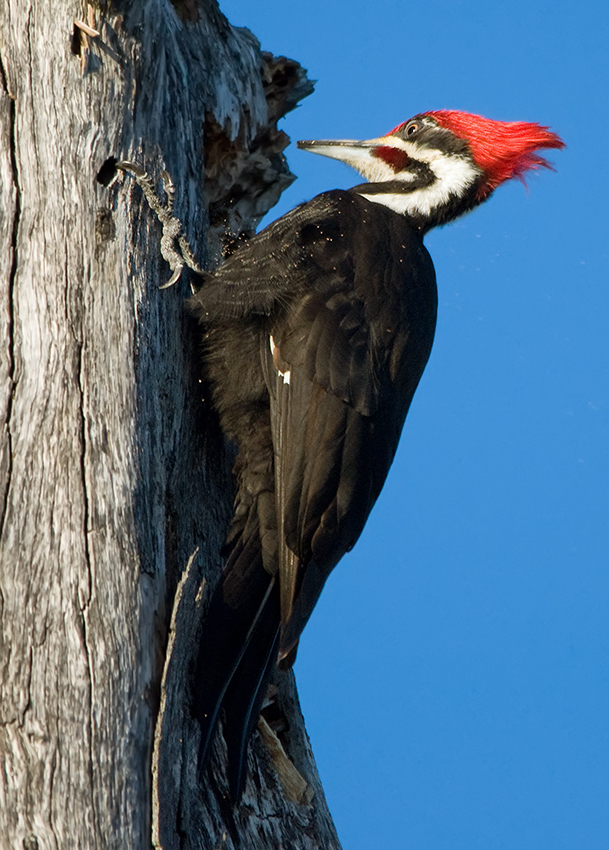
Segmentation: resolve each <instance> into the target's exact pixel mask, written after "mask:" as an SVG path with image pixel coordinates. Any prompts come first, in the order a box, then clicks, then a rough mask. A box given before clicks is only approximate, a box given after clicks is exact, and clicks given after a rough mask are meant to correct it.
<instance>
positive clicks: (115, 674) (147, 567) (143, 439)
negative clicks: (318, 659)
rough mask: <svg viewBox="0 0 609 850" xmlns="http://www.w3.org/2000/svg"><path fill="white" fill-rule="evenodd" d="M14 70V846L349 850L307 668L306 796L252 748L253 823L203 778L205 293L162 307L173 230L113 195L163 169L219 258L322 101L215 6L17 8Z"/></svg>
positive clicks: (282, 175) (286, 700)
mask: <svg viewBox="0 0 609 850" xmlns="http://www.w3.org/2000/svg"><path fill="white" fill-rule="evenodd" d="M82 16H84V17H85V23H88V24H89V25H90V26H91V27H93V28H94V29H96V30H98V31H99V33H100V35H99V36H95V35H91V36H87V35H85V34H84V33H83V30H82V29H79V28H76V29H75V28H74V26H73V21H74V18H75V17H76V18H79V17H82ZM0 60H1V68H0V74H1V77H0V310H1V315H2V324H1V330H0V333H1V334H2V340H1V344H2V352H1V359H0V416H1V417H2V419H1V421H2V430H1V432H0V522H1V525H0V534H1V537H0V618H1V628H0V767H1V770H0V847H1V848H3V850H4V848H6V850H15V848H25V850H35V848H39V850H42V848H45V850H46V848H62V849H63V848H65V850H67V848H79V850H84V848H121V850H123V848H127V847H128V848H148V847H150V845H151V843H152V842H154V845H155V846H158V847H163V848H166V850H169V848H178V847H183V848H216V847H223V848H224V847H225V848H233V847H234V848H257V850H259V848H262V847H269V848H271V847H272V848H280V847H287V846H290V847H291V848H303V850H304V848H321V847H323V848H329V850H331V848H338V846H339V845H338V841H337V838H336V835H335V832H334V828H333V825H332V822H331V819H330V817H329V814H328V812H327V809H326V806H325V801H324V797H323V791H322V790H321V787H320V785H319V780H318V778H317V774H316V771H315V766H314V762H313V759H312V755H311V752H310V749H309V747H308V742H307V739H306V733H305V732H304V726H303V724H302V718H301V716H300V713H299V709H298V706H297V698H296V693H295V689H294V684H293V679H292V677H291V676H289V675H284V676H283V677H280V678H279V679H278V682H277V687H278V696H277V698H276V701H275V706H274V709H273V710H274V711H275V713H276V714H279V715H281V716H282V718H283V723H284V726H285V725H286V722H287V724H288V726H289V728H288V729H287V731H285V733H284V734H283V737H282V740H283V743H284V744H285V745H286V746H287V749H288V752H289V756H290V758H291V759H292V761H293V762H294V763H295V765H296V767H297V768H298V770H299V772H300V773H301V775H302V776H303V777H305V779H306V781H307V782H308V783H309V785H310V786H311V787H312V789H313V790H314V792H315V794H314V797H313V799H312V802H310V803H307V802H306V800H307V799H308V798H309V797H310V794H309V795H307V794H305V795H304V796H303V800H304V802H301V803H298V804H297V803H293V802H290V800H288V799H287V798H286V795H285V793H284V791H283V787H284V786H283V785H282V783H281V782H280V781H279V780H278V778H277V774H276V772H275V769H274V767H273V762H272V759H271V757H270V755H269V751H268V749H267V748H266V747H265V746H264V744H263V743H262V741H261V740H260V737H259V736H255V738H256V740H255V741H254V746H253V748H252V750H253V752H252V757H251V760H250V761H251V770H250V779H249V781H248V785H247V788H246V791H245V795H244V799H243V803H242V804H241V805H240V806H239V807H238V808H236V809H233V808H232V807H231V806H230V804H229V803H228V800H227V798H226V796H225V792H226V783H225V777H224V771H223V764H222V757H223V756H222V745H221V741H219V742H218V744H217V746H216V754H215V757H214V761H213V764H212V768H211V769H210V770H209V771H208V776H207V782H206V784H205V785H204V786H203V787H200V786H198V783H197V779H196V775H195V753H196V745H197V732H198V730H197V728H196V725H195V724H194V723H193V722H192V721H191V720H190V715H189V712H188V710H187V705H186V703H185V699H186V698H187V694H188V688H187V676H188V663H189V656H190V653H191V652H192V647H193V645H194V642H195V641H196V632H197V625H198V623H199V619H200V617H201V615H202V610H203V609H204V607H205V598H206V586H207V585H206V583H205V578H207V581H208V583H212V582H213V580H214V578H215V577H217V574H218V571H219V569H220V557H219V549H220V546H221V543H222V540H223V536H224V534H225V531H226V524H227V521H228V518H229V516H230V503H231V498H232V492H231V491H232V482H231V477H230V471H229V466H230V457H229V452H228V451H226V450H225V446H224V442H223V440H222V437H221V435H220V434H219V433H218V428H217V423H216V420H215V416H214V414H213V411H211V410H209V408H208V406H207V405H206V403H205V402H204V401H202V398H201V397H202V396H204V395H205V391H204V388H203V386H202V385H201V384H200V383H199V380H198V369H197V365H196V360H197V358H196V340H195V334H194V331H193V328H192V325H191V324H190V321H189V319H188V317H187V316H186V314H185V311H184V298H185V296H186V295H187V294H188V292H189V289H188V284H187V281H186V280H185V281H181V282H180V283H179V284H178V285H177V286H176V287H175V288H174V289H173V290H168V291H161V292H159V290H158V285H159V284H160V283H163V282H164V281H165V280H166V279H167V277H168V274H169V272H168V269H167V267H166V265H165V263H164V262H163V261H162V260H160V258H159V248H158V246H159V237H160V229H159V226H158V223H157V222H156V220H155V219H154V216H152V214H151V213H150V211H149V209H148V207H147V205H146V204H145V202H144V201H143V199H142V194H141V191H140V190H139V188H138V187H137V186H135V184H133V182H132V181H131V180H130V179H127V178H123V177H120V176H119V177H118V178H117V179H114V180H113V181H111V182H110V184H109V185H104V183H108V178H110V177H111V176H112V174H113V168H112V163H113V161H114V160H115V159H130V160H134V161H136V162H139V163H141V164H143V165H145V167H147V168H149V169H150V170H154V169H156V170H158V173H160V171H161V168H162V167H165V168H167V170H168V171H169V173H170V174H171V176H172V178H173V180H174V182H175V186H176V212H177V214H178V216H179V217H180V218H181V220H182V221H183V222H184V223H185V226H186V230H187V234H188V237H189V239H190V241H191V244H193V245H194V247H195V250H196V253H197V256H198V258H199V260H200V261H202V262H208V263H209V262H214V261H217V259H218V257H219V255H220V250H221V244H222V240H223V239H224V238H226V237H227V236H228V237H236V236H238V234H239V233H240V232H241V231H243V230H248V229H251V228H252V227H253V226H254V224H255V222H256V220H257V219H258V218H259V217H260V216H261V215H262V214H263V213H264V212H266V210H267V209H268V208H269V207H270V206H272V204H273V203H274V202H275V200H276V199H277V197H278V196H279V194H280V192H281V190H282V189H283V188H284V187H285V186H286V185H288V183H289V182H290V181H291V180H292V179H293V178H292V176H291V175H290V174H289V171H288V170H287V166H286V165H285V160H284V159H283V157H282V155H281V151H282V149H283V148H284V147H285V145H286V143H287V139H286V137H285V136H284V135H283V134H282V133H280V132H278V131H277V128H276V121H277V119H278V117H280V115H281V114H284V113H285V111H287V110H288V109H290V108H292V107H293V106H294V105H295V103H296V101H297V100H298V99H299V98H300V97H302V96H304V95H306V94H307V93H309V91H310V84H309V83H308V81H307V80H306V77H305V76H304V73H303V72H302V70H301V69H300V68H299V67H298V66H297V65H296V63H293V62H289V61H288V60H274V59H273V58H272V57H270V56H268V55H263V54H261V53H260V49H259V46H258V44H257V42H256V41H255V39H254V38H253V37H252V36H251V34H249V33H248V32H247V31H244V30H236V29H233V28H232V27H231V26H230V25H229V24H228V22H227V21H226V19H225V18H224V17H223V16H222V15H221V13H220V12H219V10H218V7H217V4H216V2H215V0H182V2H177V0H176V2H174V4H173V5H172V4H171V3H170V2H169V0H139V2H124V3H122V2H114V3H110V2H108V3H102V4H96V6H95V7H94V6H91V5H89V6H86V7H83V5H82V4H81V3H76V4H75V3H73V2H68V0H53V2H49V0H30V2H28V1H27V0H8V2H7V0H5V1H4V3H2V4H0ZM204 161H205V175H204V174H203V162H204ZM98 178H99V179H98ZM100 181H102V182H100ZM210 223H211V225H212V228H211V231H209V225H210ZM196 547H199V548H198V552H197V554H196V555H195V557H194V558H193V559H192V560H191V561H190V565H189V566H188V569H187V565H188V564H189V557H190V555H191V554H192V553H193V552H194V551H195V549H196ZM176 592H177V593H176ZM176 600H177V604H176V605H175V606H174V602H175V601H176ZM172 612H173V616H172ZM170 624H171V628H170ZM168 647H169V648H170V650H171V652H170V653H168V652H167V649H168ZM155 727H156V745H155V747H154V758H153V739H155Z"/></svg>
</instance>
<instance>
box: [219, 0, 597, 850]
mask: <svg viewBox="0 0 609 850" xmlns="http://www.w3.org/2000/svg"><path fill="white" fill-rule="evenodd" d="M220 4H221V8H222V10H223V11H224V13H225V14H226V15H227V16H228V18H229V20H230V21H231V23H233V24H235V25H244V26H248V27H249V28H250V29H251V30H252V31H253V32H254V33H255V34H256V35H257V36H258V38H259V39H260V41H261V43H262V47H263V48H264V49H265V50H270V51H272V52H274V53H275V54H284V55H287V56H290V57H292V58H294V59H297V60H298V61H299V62H300V63H301V64H302V65H304V66H305V67H306V68H308V70H309V75H310V76H311V77H312V78H313V79H316V80H318V83H317V87H316V93H315V94H314V95H312V96H311V97H310V98H308V99H307V100H305V101H304V102H303V104H302V107H301V108H300V109H298V110H297V111H296V112H294V113H292V114H291V115H290V116H289V117H288V118H287V120H285V121H284V122H283V125H282V126H283V128H284V129H285V130H286V132H287V133H288V134H289V135H290V136H291V137H292V139H293V140H296V139H301V138H304V139H311V138H322V139H323V138H360V139H362V138H370V137H373V136H377V135H379V134H381V133H383V132H385V131H388V130H390V129H391V128H392V127H394V126H395V125H396V124H398V123H399V122H401V121H404V120H406V119H407V118H409V117H410V116H411V115H414V114H416V113H417V112H419V111H424V110H427V109H438V108H451V109H463V110H467V111H471V112H478V113H482V114H484V115H487V116H488V117H491V118H500V119H503V120H530V121H538V122H540V123H542V124H546V125H550V126H551V127H552V128H553V129H554V130H556V131H557V132H558V133H560V135H561V136H562V137H563V138H564V140H565V142H566V143H567V145H568V147H567V149H566V150H565V151H563V152H558V151H552V152H548V155H549V158H550V159H551V160H552V161H553V162H554V163H555V165H556V169H557V173H556V174H553V173H552V172H549V171H543V172H538V173H536V174H532V175H531V177H530V178H529V181H528V183H529V189H528V191H527V190H525V189H524V187H523V186H522V185H521V184H519V183H512V184H510V185H507V186H504V187H502V188H500V189H499V190H498V191H497V192H496V194H495V195H494V196H493V197H492V198H491V200H490V201H489V203H488V204H486V205H485V206H483V207H481V208H480V209H478V210H476V211H475V212H474V213H473V214H471V215H470V216H468V217H466V218H464V219H462V220H461V221H459V222H457V223H456V224H453V225H451V226H449V227H446V228H444V229H442V230H438V231H435V232H433V233H432V234H430V235H429V236H428V238H427V240H426V241H427V245H428V248H429V249H430V252H431V254H432V256H433V258H434V262H435V266H436V271H437V275H438V284H439V294H440V312H439V320H438V329H437V335H436V342H435V346H434V351H433V354H432V357H431V360H430V363H429V366H428V368H427V371H426V373H425V375H424V377H423V381H422V383H421V385H420V387H419V390H418V392H417V395H416V397H415V400H414V403H413V406H412V409H411V412H410V414H409V418H408V421H407V423H406V428H405V431H404V434H403V437H402V442H401V446H400V449H399V453H398V456H397V459H396V462H395V464H394V467H393V469H392V472H391V475H390V477H389V479H388V481H387V484H386V486H385V489H384V492H383V494H382V496H381V499H380V500H379V503H378V505H377V507H376V508H375V510H374V511H373V514H372V516H371V518H370V520H369V522H368V525H367V527H366V530H365V532H364V534H363V536H362V538H361V540H360V542H359V544H358V545H357V547H356V548H355V550H354V552H353V553H352V554H351V555H349V556H348V557H346V558H345V559H344V560H343V561H342V562H341V564H340V565H339V567H338V568H337V569H336V570H335V572H334V573H333V575H332V577H331V579H330V581H329V582H328V585H327V587H326V590H325V592H324V595H323V596H322V599H321V602H320V603H319V605H318V608H317V609H316V612H315V614H314V616H313V619H312V621H311V623H310V624H309V626H308V627H307V629H306V631H305V634H304V638H303V641H302V643H301V649H300V653H299V658H298V662H297V665H296V675H297V678H298V683H299V689H300V696H301V700H302V705H303V710H304V713H305V717H306V719H307V726H308V730H309V733H310V736H311V739H312V744H313V749H314V752H315V754H316V758H317V762H318V765H319V769H320V772H321V776H322V780H323V783H324V787H325V790H326V794H327V798H328V802H329V805H330V809H331V811H332V813H333V816H334V819H335V822H336V825H337V828H338V832H339V835H340V837H341V840H342V842H343V845H344V848H345V850H381V848H382V850H402V849H403V848H404V850H494V848H501V850H504V848H505V850H563V848H564V850H608V848H609V746H608V744H609V741H608V723H609V687H608V672H607V661H608V655H609V653H608V643H609V639H608V630H607V625H608V622H609V617H608V614H609V601H608V598H609V580H608V574H609V533H608V528H609V486H608V481H609V475H608V473H609V463H608V460H609V458H608V449H607V445H608V435H609V391H608V386H609V381H608V378H609V374H608V373H609V356H608V346H607V331H608V326H609V273H608V272H609V269H608V262H607V259H608V257H607V255H608V248H607V238H608V224H609V222H608V214H607V202H608V197H609V181H608V180H607V177H608V163H609V126H608V122H607V114H608V94H607V92H608V89H609V62H608V58H607V57H608V56H609V25H608V22H609V15H608V12H607V7H606V4H604V3H600V2H599V3H592V2H583V3H581V2H580V3H578V4H575V3H566V2H564V1H563V2H561V0H559V2H548V1H547V0H541V1H540V2H537V3H535V4H531V3H530V0H528V2H523V0H513V2H510V3H504V2H495V3H489V2H471V0H464V2H457V1H456V0H455V2H447V0H426V2H425V3H413V2H406V0H384V2H378V3H374V2H370V0H366V2H361V0H350V2H338V0H306V2H286V0H220ZM287 155H288V159H289V162H290V166H291V168H292V170H293V171H294V172H295V173H296V174H297V175H298V176H299V179H298V181H297V182H296V183H295V184H294V185H293V187H292V188H291V189H290V190H289V191H287V192H286V193H285V194H284V196H283V198H282V200H281V202H280V204H279V205H278V206H277V207H276V208H275V209H274V210H273V211H272V214H271V218H274V217H276V216H277V215H280V214H282V213H283V212H285V211H286V210H288V209H289V208H291V207H293V206H294V205H296V204H297V203H299V202H300V201H303V200H307V199H309V198H311V197H312V196H313V195H315V194H317V193H318V192H320V191H323V190H325V189H330V188H336V187H339V186H342V187H347V186H350V185H354V184H355V183H358V182H360V178H359V177H358V176H357V175H356V174H355V173H354V172H352V171H350V170H349V169H348V168H346V167H345V166H343V165H341V164H340V163H336V162H333V161H330V160H324V159H321V158H319V157H312V156H311V155H310V154H307V153H305V152H300V151H297V150H296V149H295V148H294V147H291V148H289V149H288V151H287Z"/></svg>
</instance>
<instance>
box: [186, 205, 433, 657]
mask: <svg viewBox="0 0 609 850" xmlns="http://www.w3.org/2000/svg"><path fill="white" fill-rule="evenodd" d="M372 207H375V208H376V207H378V205H372V204H369V202H367V201H365V200H363V199H361V198H359V197H357V196H354V195H352V194H350V193H348V192H341V191H334V192H328V193H324V194H323V195H320V196H318V197H317V198H315V199H314V200H313V201H311V202H310V203H309V204H307V205H306V207H301V208H296V209H295V210H293V211H292V212H291V213H289V214H288V215H287V216H284V217H283V218H282V219H280V220H279V221H278V222H276V223H275V224H273V225H271V226H270V227H269V228H267V229H266V230H265V231H263V232H262V233H260V234H259V235H257V236H255V237H253V238H252V240H250V242H249V243H248V244H247V246H245V247H244V248H242V249H241V250H239V251H238V252H237V253H236V254H234V255H233V256H232V257H230V258H229V259H228V260H227V261H226V262H225V263H224V264H223V265H222V266H221V267H220V269H219V270H218V272H217V273H216V274H215V275H214V277H213V278H212V279H211V280H206V282H205V285H204V286H203V287H202V289H201V290H200V292H199V293H198V294H197V295H196V296H195V299H194V302H195V309H196V312H198V314H199V316H200V317H201V318H203V319H205V318H206V317H208V318H209V320H211V321H213V320H214V319H220V320H230V321H235V320H237V321H243V322H244V323H248V322H249V323H252V326H253V324H255V323H256V322H257V323H258V324H257V327H258V329H259V334H260V346H261V358H262V365H263V369H264V371H265V378H266V384H267V388H268V392H269V396H270V407H271V424H272V436H273V448H274V462H275V503H276V510H277V525H278V532H279V533H278V546H279V575H280V588H281V611H282V631H283V634H282V646H281V651H282V653H283V654H284V655H286V654H287V653H289V652H290V651H291V649H293V648H294V646H295V644H296V642H297V639H298V635H299V634H300V631H301V630H302V628H303V627H304V624H305V623H306V620H307V619H308V617H309V615H310V613H311V611H312V609H313V607H314V604H315V602H316V600H317V598H318V596H319V593H320V592H321V589H322V587H323V584H324V582H325V580H326V578H327V576H328V574H329V572H330V571H331V569H332V568H333V567H334V566H335V565H336V563H337V562H338V560H339V559H340V558H341V557H342V555H343V554H344V553H345V552H346V551H348V550H349V549H350V548H351V547H352V546H353V545H354V543H355V541H356V540H357V538H358V536H359V534H360V533H361V530H362V528H363V526H364V524H365V522H366V519H367V517H368V514H369V512H370V510H371V508H372V506H373V504H374V501H375V500H376V497H377V496H378V493H379V492H380V489H381V487H382V485H383V482H384V480H385V477H386V475H387V472H388V469H389V466H390V465H391V461H392V459H393V456H394V453H395V450H396V447H397V443H398V440H399V435H400V432H401V428H402V424H403V421H404V417H405V415H406V412H407V409H408V405H409V403H410V400H411V398H412V395H413V393H414V390H415V388H416V385H417V383H418V380H419V378H420V376H421V374H422V371H423V368H424V366H425V363H426V361H427V357H428V355H429V351H430V349H431V341H432V339H433V328H434V323H435V278H434V274H433V266H432V265H431V261H430V260H429V256H428V255H427V253H426V252H425V249H424V248H423V247H422V245H421V240H420V237H419V236H418V234H415V233H414V232H411V231H410V230H409V228H408V225H407V224H404V223H403V220H400V218H399V217H398V216H395V214H394V213H391V212H390V211H386V212H385V211H383V212H382V213H381V214H380V215H379V213H378V209H374V215H372V214H370V215H369V218H368V219H367V216H368V213H369V210H370V208H372ZM379 222H380V223H379ZM375 226H378V227H382V228H383V231H382V233H380V234H379V233H373V234H370V233H369V232H368V231H367V228H370V227H375ZM392 228H394V230H395V233H394V232H393V231H392ZM379 246H380V247H379ZM396 269H399V271H398V273H396ZM421 277H422V278H423V280H422V281H421V280H419V278H421ZM411 290H412V292H411ZM413 293H414V294H413ZM419 302H421V303H419Z"/></svg>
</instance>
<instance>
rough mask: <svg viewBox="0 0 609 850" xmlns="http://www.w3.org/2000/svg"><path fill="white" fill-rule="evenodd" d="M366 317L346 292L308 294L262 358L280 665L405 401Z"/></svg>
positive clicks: (381, 475) (362, 509)
mask: <svg viewBox="0 0 609 850" xmlns="http://www.w3.org/2000/svg"><path fill="white" fill-rule="evenodd" d="M365 307H366V305H365V304H364V302H363V301H362V300H360V299H359V298H358V297H357V296H356V295H355V294H354V293H353V291H351V292H347V293H332V294H331V295H330V296H329V297H327V296H326V297H325V296H323V295H321V294H319V293H308V294H306V295H305V296H304V297H303V299H302V301H301V303H300V304H299V306H298V309H296V310H292V311H290V314H289V319H288V320H287V321H285V322H278V323H277V325H276V327H275V329H274V330H275V334H274V335H270V336H269V338H268V351H263V352H262V354H263V362H264V364H265V372H266V375H267V383H268V386H269V391H270V397H271V423H272V428H273V444H274V454H275V497H276V506H277V522H278V531H279V534H278V542H279V573H280V594H281V615H282V617H281V618H282V640H281V653H282V655H287V654H288V653H290V652H291V651H292V650H293V648H294V646H295V643H296V642H297V640H298V636H299V635H300V632H301V631H302V629H303V628H304V625H305V623H306V621H307V620H308V618H309V616H310V614H311V611H312V610H313V607H314V605H315V603H316V601H317V598H318V597H319V594H320V593H321V590H322V587H323V585H324V583H325V580H326V578H327V576H328V575H329V573H330V571H331V570H332V568H333V567H334V566H335V565H336V563H337V562H338V560H339V559H340V558H341V557H342V555H343V554H344V553H345V552H346V551H348V550H349V549H351V548H352V546H353V545H354V544H355V542H356V540H357V538H358V537H359V535H360V533H361V531H362V529H363V527H364V524H365V522H366V519H367V517H368V514H369V513H370V510H371V509H372V506H373V504H374V502H375V500H376V498H377V496H378V494H379V492H380V489H381V487H382V485H383V482H384V480H385V477H386V475H387V472H388V470H389V466H390V465H391V461H392V459H393V456H394V453H395V449H396V447H397V443H398V439H399V435H400V431H401V427H402V423H403V419H404V416H405V414H406V410H407V407H408V403H409V401H410V397H411V394H410V393H409V388H406V394H407V398H406V399H405V398H404V394H403V393H400V392H396V387H395V386H394V382H393V381H392V380H391V375H390V358H391V351H392V346H391V345H381V344H375V342H377V343H378V342H379V339H378V337H379V329H378V327H377V324H378V323H377V322H372V321H370V320H369V319H367V318H366V315H365V314H366V309H365ZM396 330H397V331H399V332H402V331H404V330H405V329H401V328H394V333H395V331H396ZM398 336H399V333H398ZM413 391H414V388H413Z"/></svg>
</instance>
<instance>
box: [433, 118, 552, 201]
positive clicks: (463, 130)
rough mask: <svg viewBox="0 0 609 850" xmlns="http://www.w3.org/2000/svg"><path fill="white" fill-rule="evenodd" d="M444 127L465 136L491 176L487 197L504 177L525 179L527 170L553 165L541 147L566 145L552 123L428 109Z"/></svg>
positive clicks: (483, 192)
mask: <svg viewBox="0 0 609 850" xmlns="http://www.w3.org/2000/svg"><path fill="white" fill-rule="evenodd" d="M425 115H429V116H430V117H431V118H434V119H435V120H436V121H437V122H438V124H439V125H440V126H441V127H445V128H446V129H447V130H450V131H451V132H452V133H454V134H455V136H457V137H458V138H460V139H464V140H465V141H466V142H467V143H468V145H469V148H470V150H471V152H472V155H473V157H474V159H475V160H476V163H477V164H478V165H479V166H480V168H482V169H484V171H485V173H486V175H487V180H486V182H485V183H484V185H483V186H482V187H481V190H480V195H481V196H482V197H485V196H486V195H488V194H489V193H490V192H492V191H493V189H496V188H497V186H499V184H500V183H503V182H504V180H510V179H511V178H512V177H516V178H518V179H519V180H522V182H523V183H524V176H523V175H524V173H525V171H528V170H529V169H532V168H539V167H540V166H543V167H544V168H552V166H551V165H550V163H549V162H548V161H547V160H546V159H544V158H543V157H542V156H539V154H537V153H535V151H536V150H538V149H539V148H564V147H565V143H564V142H563V141H562V139H561V138H560V137H559V136H557V135H556V133H552V132H551V130H549V129H548V127H541V126H540V125H539V124H529V123H527V122H526V121H493V120H492V119H491V118H483V117H482V116H481V115H471V114H470V113H469V112H457V111H455V110H450V109H439V110H437V111H435V112H426V113H425Z"/></svg>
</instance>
